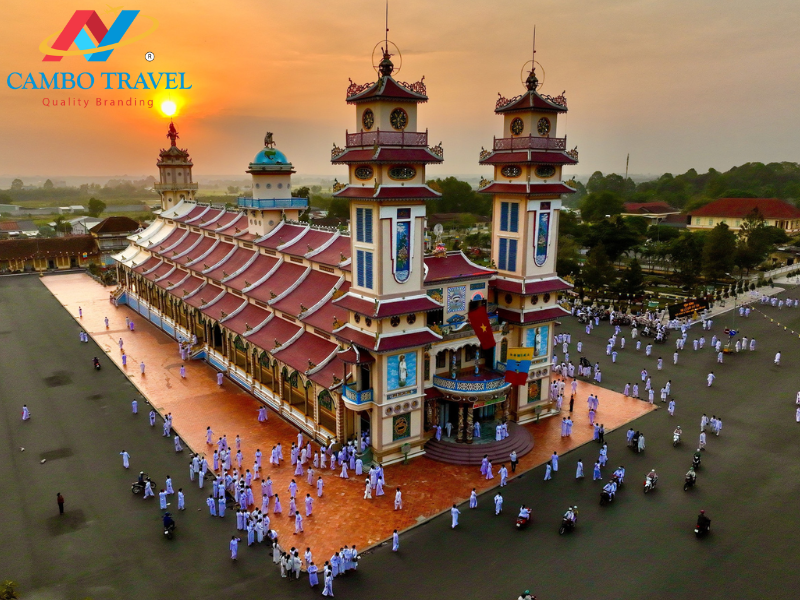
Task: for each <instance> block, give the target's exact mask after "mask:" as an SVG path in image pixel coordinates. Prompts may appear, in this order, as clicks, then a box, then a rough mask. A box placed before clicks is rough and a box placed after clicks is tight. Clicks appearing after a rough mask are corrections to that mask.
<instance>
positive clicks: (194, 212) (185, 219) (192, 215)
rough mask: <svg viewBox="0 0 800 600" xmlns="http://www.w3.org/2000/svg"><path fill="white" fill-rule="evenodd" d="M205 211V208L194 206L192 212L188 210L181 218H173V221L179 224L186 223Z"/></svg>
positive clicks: (206, 208)
mask: <svg viewBox="0 0 800 600" xmlns="http://www.w3.org/2000/svg"><path fill="white" fill-rule="evenodd" d="M207 210H208V207H207V206H199V205H198V206H195V207H194V208H193V209H192V210H190V211H189V212H188V213H186V214H185V215H183V216H181V217H175V219H174V220H175V221H177V222H179V223H188V222H189V221H193V220H194V219H196V218H197V217H199V216H200V215H202V214H203V213H204V212H206V211H207Z"/></svg>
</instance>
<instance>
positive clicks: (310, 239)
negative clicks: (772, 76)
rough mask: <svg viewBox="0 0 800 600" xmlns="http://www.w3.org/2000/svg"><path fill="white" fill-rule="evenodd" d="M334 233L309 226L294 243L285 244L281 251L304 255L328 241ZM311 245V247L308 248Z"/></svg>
mask: <svg viewBox="0 0 800 600" xmlns="http://www.w3.org/2000/svg"><path fill="white" fill-rule="evenodd" d="M334 235H335V234H334V233H332V232H330V231H321V230H319V229H311V228H309V229H308V231H307V232H306V233H305V235H303V237H301V238H300V239H299V240H297V241H296V242H295V243H294V244H291V245H289V246H286V247H285V248H281V250H280V251H281V252H283V253H284V254H291V255H293V256H304V255H305V254H308V253H309V252H312V251H313V250H314V249H315V248H319V247H320V246H322V245H323V244H325V243H326V242H328V241H330V239H331V238H332V237H333V236H334ZM309 246H311V249H309Z"/></svg>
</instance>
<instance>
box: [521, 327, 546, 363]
mask: <svg viewBox="0 0 800 600" xmlns="http://www.w3.org/2000/svg"><path fill="white" fill-rule="evenodd" d="M549 335H550V325H542V326H540V327H531V328H530V329H526V330H525V347H526V348H533V355H534V356H535V357H539V356H547V339H548V337H549Z"/></svg>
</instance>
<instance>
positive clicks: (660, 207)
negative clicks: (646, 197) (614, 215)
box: [622, 202, 681, 215]
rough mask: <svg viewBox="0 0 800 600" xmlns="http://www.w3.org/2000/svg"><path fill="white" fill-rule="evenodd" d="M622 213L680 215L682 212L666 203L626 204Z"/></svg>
mask: <svg viewBox="0 0 800 600" xmlns="http://www.w3.org/2000/svg"><path fill="white" fill-rule="evenodd" d="M622 212H626V213H640V214H643V215H647V214H653V213H657V214H660V213H670V212H671V213H679V212H681V211H680V209H677V208H675V207H674V206H670V205H669V204H667V203H666V202H626V203H625V204H623V205H622Z"/></svg>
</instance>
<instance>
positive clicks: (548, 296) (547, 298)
mask: <svg viewBox="0 0 800 600" xmlns="http://www.w3.org/2000/svg"><path fill="white" fill-rule="evenodd" d="M542 300H544V301H545V302H550V294H545V295H544V298H542Z"/></svg>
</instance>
